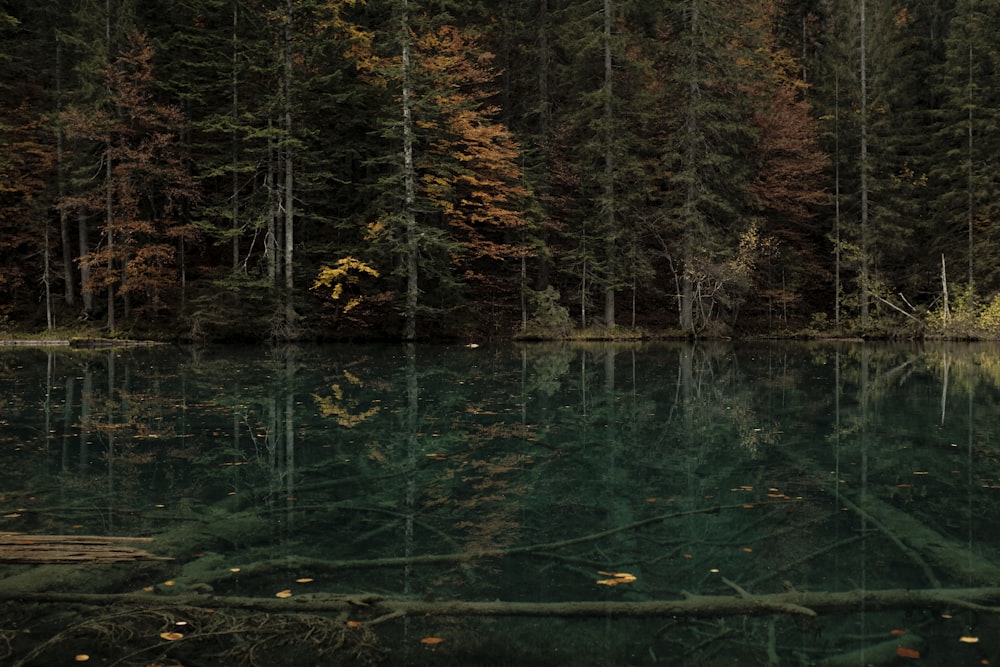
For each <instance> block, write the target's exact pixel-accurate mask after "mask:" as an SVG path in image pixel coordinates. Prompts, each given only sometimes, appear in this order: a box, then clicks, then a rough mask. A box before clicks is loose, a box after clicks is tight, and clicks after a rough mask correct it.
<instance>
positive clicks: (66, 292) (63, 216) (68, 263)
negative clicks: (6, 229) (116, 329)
mask: <svg viewBox="0 0 1000 667" xmlns="http://www.w3.org/2000/svg"><path fill="white" fill-rule="evenodd" d="M62 102H63V99H62V43H61V42H60V41H59V40H58V39H57V40H56V113H57V114H61V113H62ZM65 153H66V135H65V133H64V132H63V129H62V125H61V123H60V125H59V127H57V128H56V178H57V179H58V184H57V186H56V188H57V192H58V193H59V201H62V200H63V198H64V197H65V196H66V161H65ZM59 234H60V241H61V244H60V245H61V246H62V271H63V276H64V284H63V300H64V301H65V302H66V305H67V306H74V305H76V290H75V289H74V282H75V281H74V278H73V248H72V246H71V244H72V241H71V240H70V237H69V211H67V210H66V208H65V207H60V208H59Z"/></svg>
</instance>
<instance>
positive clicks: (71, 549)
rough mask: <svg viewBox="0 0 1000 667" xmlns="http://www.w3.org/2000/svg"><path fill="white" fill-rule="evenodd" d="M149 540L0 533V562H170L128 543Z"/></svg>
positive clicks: (147, 539) (98, 536)
mask: <svg viewBox="0 0 1000 667" xmlns="http://www.w3.org/2000/svg"><path fill="white" fill-rule="evenodd" d="M152 541H153V538H151V537H114V536H102V535H27V534H24V533H0V562H2V563H24V564H36V565H37V564H68V563H75V564H83V563H122V562H127V561H137V560H171V559H170V558H163V557H160V556H154V555H153V554H151V553H149V552H148V551H144V550H142V549H137V548H135V547H127V546H120V545H121V544H127V543H137V542H138V543H149V542H152Z"/></svg>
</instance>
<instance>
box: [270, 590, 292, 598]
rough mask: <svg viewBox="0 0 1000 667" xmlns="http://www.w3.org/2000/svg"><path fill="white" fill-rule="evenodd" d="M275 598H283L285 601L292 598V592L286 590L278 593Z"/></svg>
mask: <svg viewBox="0 0 1000 667" xmlns="http://www.w3.org/2000/svg"><path fill="white" fill-rule="evenodd" d="M274 597H276V598H282V599H284V598H290V597H292V592H291V591H290V590H288V589H287V588H286V589H285V590H283V591H278V592H277V593H275V594H274Z"/></svg>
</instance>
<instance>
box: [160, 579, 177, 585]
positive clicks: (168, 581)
mask: <svg viewBox="0 0 1000 667" xmlns="http://www.w3.org/2000/svg"><path fill="white" fill-rule="evenodd" d="M176 584H177V582H176V581H174V580H173V579H170V580H167V581H164V582H163V585H164V586H174V585H176Z"/></svg>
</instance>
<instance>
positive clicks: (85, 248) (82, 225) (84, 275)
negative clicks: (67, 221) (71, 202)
mask: <svg viewBox="0 0 1000 667" xmlns="http://www.w3.org/2000/svg"><path fill="white" fill-rule="evenodd" d="M77 232H78V233H77V236H78V237H79V238H78V241H79V244H80V254H79V257H84V256H86V255H87V253H89V252H90V225H89V224H87V212H86V211H84V210H83V209H80V211H79V212H78V213H77ZM80 285H81V286H82V287H81V292H80V293H81V294H82V295H83V315H84V317H85V318H89V317H90V314H91V313H92V312H94V292H93V290H91V285H90V265H88V264H86V263H82V262H81V263H80Z"/></svg>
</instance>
